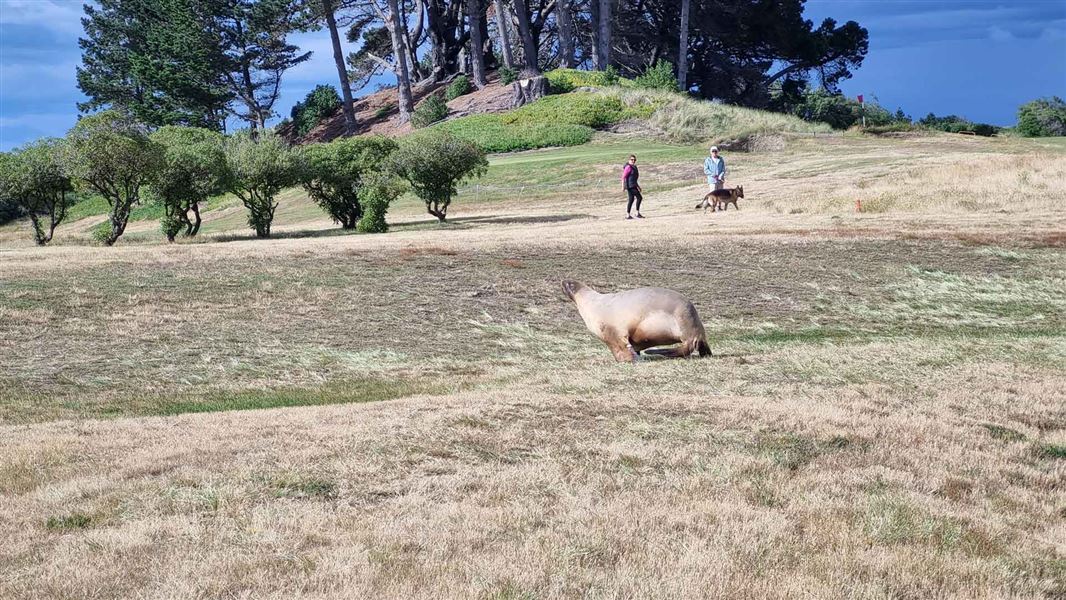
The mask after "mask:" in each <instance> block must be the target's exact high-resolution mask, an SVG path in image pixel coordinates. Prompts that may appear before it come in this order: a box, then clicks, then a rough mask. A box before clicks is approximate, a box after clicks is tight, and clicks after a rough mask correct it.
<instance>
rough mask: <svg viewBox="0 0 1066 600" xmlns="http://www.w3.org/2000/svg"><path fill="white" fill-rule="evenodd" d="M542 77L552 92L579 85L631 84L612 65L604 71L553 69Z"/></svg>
mask: <svg viewBox="0 0 1066 600" xmlns="http://www.w3.org/2000/svg"><path fill="white" fill-rule="evenodd" d="M544 77H546V78H547V79H548V84H549V85H550V89H549V91H550V93H552V94H566V93H568V92H572V91H574V89H576V88H579V87H607V86H611V85H617V86H622V87H632V86H633V81H632V80H631V79H626V78H624V77H619V76H618V71H616V70H615V69H614V67H608V68H607V70H606V71H581V70H578V69H555V70H553V71H548V72H547V73H545V74H544Z"/></svg>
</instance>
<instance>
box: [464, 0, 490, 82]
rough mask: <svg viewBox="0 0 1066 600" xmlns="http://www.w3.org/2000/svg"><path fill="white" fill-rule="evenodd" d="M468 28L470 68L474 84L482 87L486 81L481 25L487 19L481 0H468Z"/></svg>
mask: <svg viewBox="0 0 1066 600" xmlns="http://www.w3.org/2000/svg"><path fill="white" fill-rule="evenodd" d="M466 18H467V24H466V27H467V29H469V30H470V70H471V71H472V72H473V75H474V85H475V86H477V89H479V90H480V89H482V88H484V87H485V85H486V83H487V82H486V81H485V49H484V47H483V44H482V39H481V25H482V21H484V20H485V6H484V5H483V4H481V0H466Z"/></svg>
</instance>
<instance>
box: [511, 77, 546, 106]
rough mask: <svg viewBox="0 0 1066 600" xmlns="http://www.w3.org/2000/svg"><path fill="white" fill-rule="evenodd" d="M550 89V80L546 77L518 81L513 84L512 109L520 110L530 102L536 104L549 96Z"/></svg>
mask: <svg viewBox="0 0 1066 600" xmlns="http://www.w3.org/2000/svg"><path fill="white" fill-rule="evenodd" d="M549 89H550V86H549V84H548V78H547V77H544V76H538V77H531V78H529V79H521V80H519V81H516V82H514V83H512V84H511V91H512V93H513V94H514V98H513V99H512V100H511V107H512V108H518V107H519V106H522V105H525V104H529V103H530V102H536V101H537V100H540V99H541V98H543V97H544V96H547V95H548V90H549Z"/></svg>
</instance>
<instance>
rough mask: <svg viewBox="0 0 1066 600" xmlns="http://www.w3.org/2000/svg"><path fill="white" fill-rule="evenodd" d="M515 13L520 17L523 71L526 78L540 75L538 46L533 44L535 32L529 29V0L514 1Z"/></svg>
mask: <svg viewBox="0 0 1066 600" xmlns="http://www.w3.org/2000/svg"><path fill="white" fill-rule="evenodd" d="M514 12H515V16H517V17H518V37H519V38H521V40H522V71H523V74H524V75H525V76H526V77H533V76H536V75H539V74H540V68H539V67H538V66H537V46H536V44H534V43H533V30H532V29H530V27H529V2H528V0H514Z"/></svg>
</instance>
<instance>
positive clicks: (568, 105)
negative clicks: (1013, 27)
mask: <svg viewBox="0 0 1066 600" xmlns="http://www.w3.org/2000/svg"><path fill="white" fill-rule="evenodd" d="M656 106H657V103H651V102H649V103H629V104H627V103H625V102H623V101H622V99H621V98H619V97H614V96H610V95H607V94H602V93H596V92H576V93H571V94H562V95H559V96H548V97H546V98H542V99H540V100H538V101H537V102H534V103H532V104H527V105H525V106H523V107H521V108H519V109H517V110H513V111H511V112H508V113H500V114H489V115H472V116H469V117H461V118H458V119H453V120H451V121H446V122H444V123H440V124H438V125H435V126H434V127H436V128H440V129H443V130H446V131H450V132H451V133H453V134H455V135H457V136H459V137H462V138H464V139H468V140H470V141H472V142H474V143H476V144H478V145H479V146H481V147H482V148H483V149H484V150H485V151H486V152H511V151H515V150H532V149H535V148H546V147H549V146H578V145H581V144H585V143H588V142H589V141H590V140H591V139H592V132H593V130H595V129H600V128H603V127H607V126H609V125H612V124H614V123H617V122H619V121H623V120H626V119H633V118H645V119H646V118H648V117H650V116H651V115H652V114H653V113H654V112H655V108H656Z"/></svg>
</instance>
